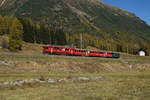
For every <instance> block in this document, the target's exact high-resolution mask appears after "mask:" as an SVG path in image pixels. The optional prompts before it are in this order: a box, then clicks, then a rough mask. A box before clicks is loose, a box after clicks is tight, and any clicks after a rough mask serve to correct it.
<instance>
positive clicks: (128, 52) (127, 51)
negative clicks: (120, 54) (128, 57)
mask: <svg viewBox="0 0 150 100" xmlns="http://www.w3.org/2000/svg"><path fill="white" fill-rule="evenodd" d="M128 53H129V46H128V43H127V54H128Z"/></svg>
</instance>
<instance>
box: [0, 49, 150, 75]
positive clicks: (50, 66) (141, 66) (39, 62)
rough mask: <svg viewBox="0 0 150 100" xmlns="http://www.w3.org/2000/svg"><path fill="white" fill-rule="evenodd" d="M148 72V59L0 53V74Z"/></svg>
mask: <svg viewBox="0 0 150 100" xmlns="http://www.w3.org/2000/svg"><path fill="white" fill-rule="evenodd" d="M128 71H136V72H143V71H150V58H149V57H137V56H131V57H130V56H122V57H121V58H120V59H110V58H95V57H94V58H91V57H71V56H44V55H42V54H19V53H6V52H5V53H0V72H90V73H95V72H128Z"/></svg>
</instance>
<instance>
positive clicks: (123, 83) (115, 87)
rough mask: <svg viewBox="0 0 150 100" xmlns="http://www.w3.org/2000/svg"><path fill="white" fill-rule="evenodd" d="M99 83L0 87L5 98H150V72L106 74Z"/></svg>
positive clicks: (60, 99) (2, 97)
mask: <svg viewBox="0 0 150 100" xmlns="http://www.w3.org/2000/svg"><path fill="white" fill-rule="evenodd" d="M101 75H102V76H103V77H105V79H104V80H101V81H97V82H94V81H93V82H82V83H60V84H51V85H49V84H44V85H38V84H35V85H28V86H24V87H20V88H15V87H11V88H3V89H1V88H0V92H1V94H0V98H1V100H149V98H150V93H149V90H150V85H149V83H150V78H149V76H150V74H149V73H146V74H145V73H117V74H116V73H104V74H101Z"/></svg>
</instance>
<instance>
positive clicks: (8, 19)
mask: <svg viewBox="0 0 150 100" xmlns="http://www.w3.org/2000/svg"><path fill="white" fill-rule="evenodd" d="M103 34H104V33H103ZM0 35H7V36H8V37H9V39H8V47H7V46H5V44H6V40H5V39H4V43H3V44H4V47H5V48H8V49H9V50H10V51H19V50H21V46H22V43H23V41H24V42H29V43H38V44H51V45H68V46H70V47H75V48H83V49H86V48H88V47H94V48H97V49H100V50H106V51H115V52H125V53H130V54H137V53H138V51H139V50H144V51H145V52H146V53H147V55H150V45H149V44H148V43H146V42H143V41H141V42H139V43H138V44H137V43H134V42H133V41H132V42H130V41H126V40H123V39H121V37H120V34H119V32H116V33H114V34H112V35H111V36H104V35H101V33H97V34H95V35H92V34H89V33H68V32H66V31H65V30H64V27H63V23H62V22H61V20H58V21H57V22H56V23H54V24H53V25H51V27H49V26H45V25H43V24H40V23H37V22H34V21H32V19H30V18H14V17H12V16H2V15H0ZM100 35H101V38H99V37H100ZM81 37H82V47H81ZM108 37H109V38H108Z"/></svg>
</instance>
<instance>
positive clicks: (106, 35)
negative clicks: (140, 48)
mask: <svg viewBox="0 0 150 100" xmlns="http://www.w3.org/2000/svg"><path fill="white" fill-rule="evenodd" d="M0 4H1V6H0V12H1V14H2V15H10V16H15V17H17V18H31V19H32V20H33V21H34V23H39V24H42V25H45V26H46V27H52V26H53V25H58V24H57V22H61V25H60V26H62V27H63V28H64V31H65V32H68V33H69V34H71V35H73V34H78V33H88V34H90V35H91V36H92V37H93V38H94V39H98V40H108V41H110V40H113V41H115V42H116V44H117V43H120V41H124V42H128V43H131V44H134V45H140V44H141V43H147V44H149V43H150V26H148V25H147V24H146V22H145V21H143V20H141V19H140V18H139V17H137V16H136V15H135V14H133V13H130V12H127V11H124V10H122V9H120V8H117V7H112V6H109V5H107V4H104V3H103V2H101V1H99V0H44V1H43V0H5V1H4V0H1V1H0ZM58 26H59V25H58ZM60 26H59V27H60Z"/></svg>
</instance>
